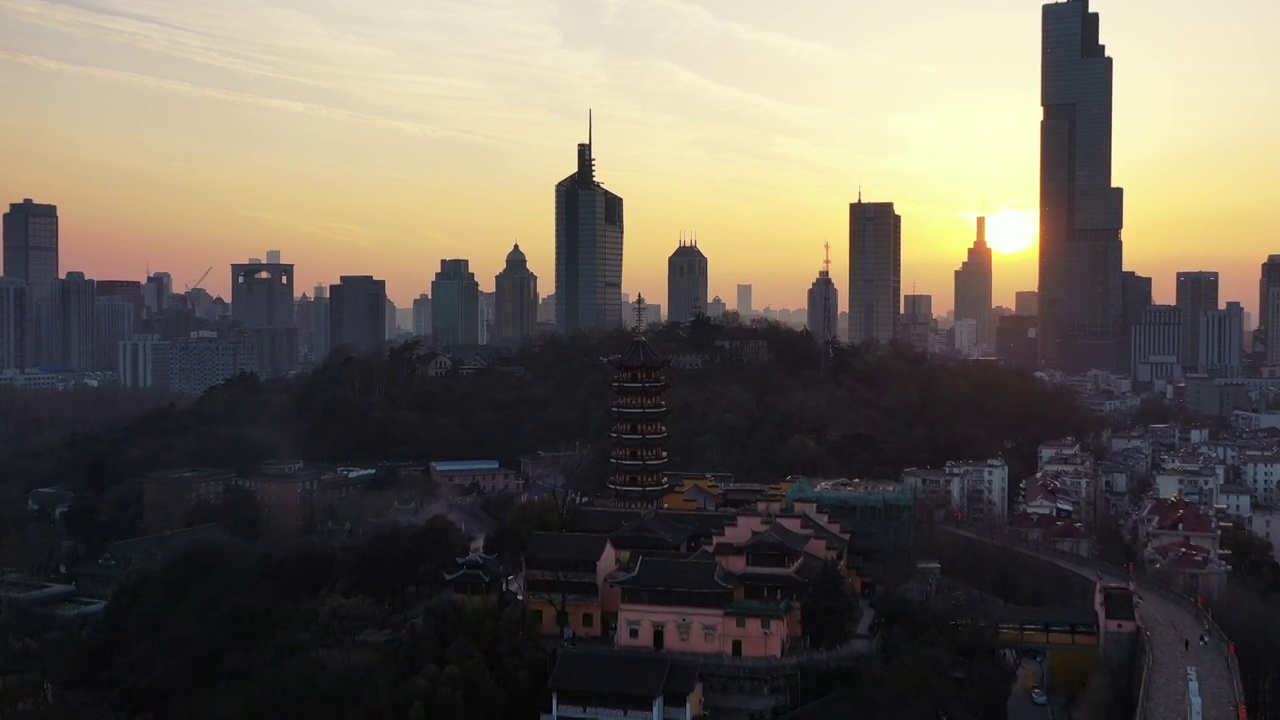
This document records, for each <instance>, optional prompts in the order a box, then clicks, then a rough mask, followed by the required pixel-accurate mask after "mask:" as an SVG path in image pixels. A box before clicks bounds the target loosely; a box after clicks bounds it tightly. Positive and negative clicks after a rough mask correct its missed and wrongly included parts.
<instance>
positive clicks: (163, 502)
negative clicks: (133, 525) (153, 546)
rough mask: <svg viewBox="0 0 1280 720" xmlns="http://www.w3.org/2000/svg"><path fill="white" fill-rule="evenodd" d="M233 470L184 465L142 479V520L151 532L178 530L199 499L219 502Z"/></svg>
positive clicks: (233, 477) (214, 502)
mask: <svg viewBox="0 0 1280 720" xmlns="http://www.w3.org/2000/svg"><path fill="white" fill-rule="evenodd" d="M235 476H236V473H235V471H234V470H226V469H218V468H182V469H178V470H166V471H163V472H156V473H152V474H150V475H147V476H146V477H144V478H142V483H141V484H142V523H143V525H144V526H145V527H146V529H147V532H148V533H152V534H154V533H162V532H168V531H172V530H178V529H180V528H182V527H183V526H184V525H185V519H186V517H187V512H188V511H189V510H190V509H191V506H192V505H195V504H196V503H198V502H202V501H203V502H207V503H210V504H214V505H217V504H219V503H221V502H222V494H223V492H224V490H225V489H226V486H227V483H228V481H231V480H233V479H235Z"/></svg>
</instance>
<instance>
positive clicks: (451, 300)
mask: <svg viewBox="0 0 1280 720" xmlns="http://www.w3.org/2000/svg"><path fill="white" fill-rule="evenodd" d="M431 332H432V336H433V337H434V339H435V341H436V347H439V348H445V347H450V346H453V345H478V344H479V343H480V283H478V282H476V275H475V273H473V272H471V262H470V261H468V260H441V261H440V272H438V273H436V279H435V280H432V281H431Z"/></svg>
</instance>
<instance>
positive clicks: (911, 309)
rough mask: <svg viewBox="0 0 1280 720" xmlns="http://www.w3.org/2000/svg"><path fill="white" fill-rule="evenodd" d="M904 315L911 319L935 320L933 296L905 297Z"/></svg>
mask: <svg viewBox="0 0 1280 720" xmlns="http://www.w3.org/2000/svg"><path fill="white" fill-rule="evenodd" d="M902 313H903V314H904V315H907V316H909V317H922V318H929V319H930V320H932V319H933V296H932V295H903V296H902Z"/></svg>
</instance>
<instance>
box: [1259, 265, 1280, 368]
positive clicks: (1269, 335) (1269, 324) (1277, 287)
mask: <svg viewBox="0 0 1280 720" xmlns="http://www.w3.org/2000/svg"><path fill="white" fill-rule="evenodd" d="M1273 326H1275V327H1273ZM1258 331H1259V333H1260V334H1261V335H1262V347H1263V359H1262V362H1263V364H1265V365H1266V366H1267V367H1275V366H1277V365H1280V255H1269V256H1267V260H1266V262H1264V263H1262V273H1261V276H1260V277H1259V278H1258Z"/></svg>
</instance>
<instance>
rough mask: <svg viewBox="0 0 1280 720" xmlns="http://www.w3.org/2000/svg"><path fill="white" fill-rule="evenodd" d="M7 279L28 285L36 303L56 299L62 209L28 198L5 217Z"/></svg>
mask: <svg viewBox="0 0 1280 720" xmlns="http://www.w3.org/2000/svg"><path fill="white" fill-rule="evenodd" d="M0 274H3V275H4V277H8V278H14V279H17V280H23V281H26V283H27V286H28V287H29V288H30V291H31V297H32V300H33V301H35V302H39V303H44V302H48V301H49V300H51V299H52V296H53V290H54V281H55V280H57V279H58V278H59V277H60V275H59V274H58V207H57V206H56V205H44V204H41V203H37V202H35V201H33V200H32V199H31V198H26V199H25V200H23V201H22V202H20V203H11V204H10V205H9V212H7V213H5V214H4V272H3V273H0Z"/></svg>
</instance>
